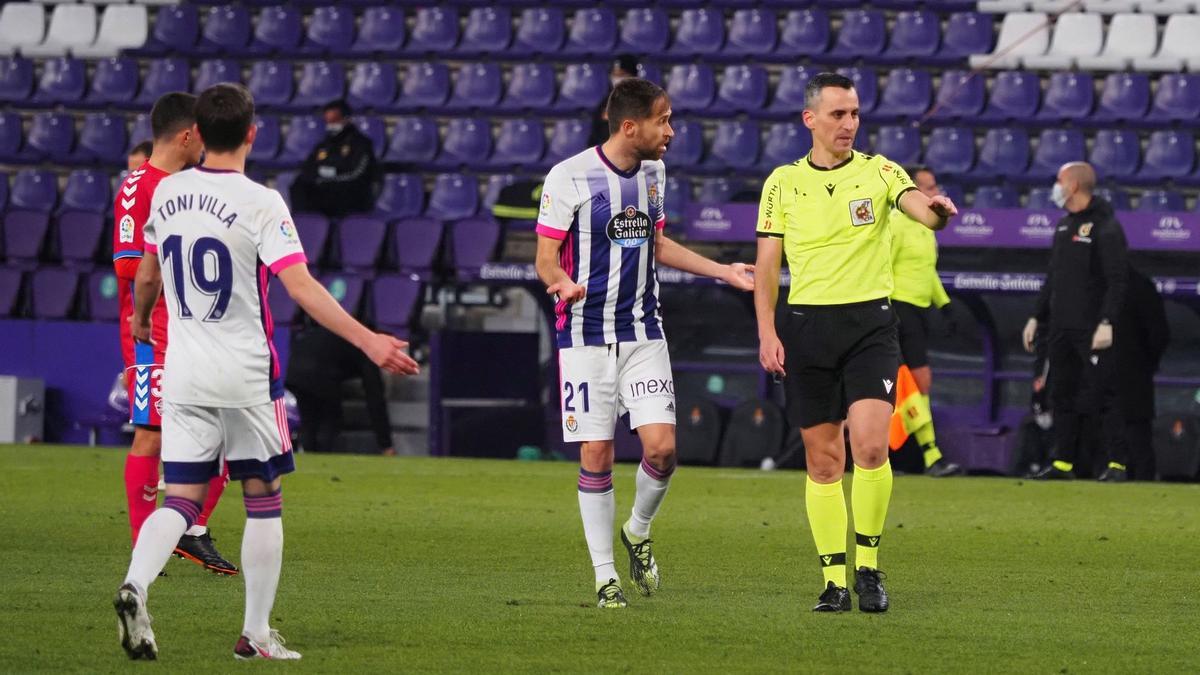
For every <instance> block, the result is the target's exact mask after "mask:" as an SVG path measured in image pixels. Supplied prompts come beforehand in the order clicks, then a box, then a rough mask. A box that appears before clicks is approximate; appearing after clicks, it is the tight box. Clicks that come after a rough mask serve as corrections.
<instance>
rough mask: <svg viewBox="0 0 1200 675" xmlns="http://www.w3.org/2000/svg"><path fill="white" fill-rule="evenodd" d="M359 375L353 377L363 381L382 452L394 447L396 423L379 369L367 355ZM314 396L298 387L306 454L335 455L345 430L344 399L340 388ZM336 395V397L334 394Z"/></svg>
mask: <svg viewBox="0 0 1200 675" xmlns="http://www.w3.org/2000/svg"><path fill="white" fill-rule="evenodd" d="M358 363H359V366H360V368H359V372H358V373H348V375H349V376H350V377H353V376H354V375H358V376H359V377H361V378H362V383H363V394H364V399H365V401H366V404H367V416H368V417H369V418H370V420H371V431H372V433H374V434H375V443H376V444H377V445H378V446H379V448H378V449H379V450H380V451H382V450H384V449H385V448H390V447H392V423H391V420H390V419H389V418H388V410H387V397H386V395H385V393H384V390H383V376H381V375H380V374H379V368H377V367H376V366H375V364H373V363H371V361H370V359H367V358H366V357H365V356H364V357H362V359H361V360H359V362H358ZM329 389H330V390H331V391H324V392H321V393H313V392H310V391H305V390H302V389H299V388H297V389H296V390H295V392H293V393H295V394H296V407H297V408H299V409H300V443H301V444H302V446H303V447H304V450H305V451H306V452H333V449H334V444H335V443H336V442H337V437H338V434H339V433H341V431H342V398H341V395H340V391H339V389H337V388H334V387H330V388H329ZM331 394H332V395H331Z"/></svg>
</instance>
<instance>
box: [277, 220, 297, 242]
mask: <svg viewBox="0 0 1200 675" xmlns="http://www.w3.org/2000/svg"><path fill="white" fill-rule="evenodd" d="M279 232H280V233H281V234H282V235H283V238H284V239H287V240H288V243H289V244H299V243H300V235H299V234H298V233H297V232H296V226H295V225H294V224H293V223H292V221H290V220H287V219H286V218H285V219H284V221H283V222H282V223H280V224H279Z"/></svg>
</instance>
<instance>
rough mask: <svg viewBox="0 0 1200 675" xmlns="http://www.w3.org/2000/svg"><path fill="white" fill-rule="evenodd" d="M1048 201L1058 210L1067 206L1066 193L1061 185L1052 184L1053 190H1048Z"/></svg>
mask: <svg viewBox="0 0 1200 675" xmlns="http://www.w3.org/2000/svg"><path fill="white" fill-rule="evenodd" d="M1050 201H1052V202H1054V205H1055V206H1057V207H1058V208H1060V209H1061V208H1063V207H1064V206H1066V205H1067V193H1066V192H1065V191H1064V190H1063V186H1062V183H1055V184H1054V188H1053V189H1051V190H1050Z"/></svg>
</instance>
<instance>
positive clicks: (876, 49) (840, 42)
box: [825, 3, 887, 63]
mask: <svg viewBox="0 0 1200 675" xmlns="http://www.w3.org/2000/svg"><path fill="white" fill-rule="evenodd" d="M855 4H857V3H855ZM886 44H887V20H886V19H885V18H884V16H883V12H881V11H879V10H877V9H854V10H849V11H847V12H845V13H844V14H843V15H842V30H841V31H839V32H838V36H837V42H835V43H834V45H833V49H831V50H829V53H828V54H826V55H825V58H826V59H827V60H832V61H834V62H837V63H849V62H851V61H853V60H855V59H859V58H863V57H866V58H871V57H874V56H878V55H879V54H881V53H883V48H884V46H885V45H886Z"/></svg>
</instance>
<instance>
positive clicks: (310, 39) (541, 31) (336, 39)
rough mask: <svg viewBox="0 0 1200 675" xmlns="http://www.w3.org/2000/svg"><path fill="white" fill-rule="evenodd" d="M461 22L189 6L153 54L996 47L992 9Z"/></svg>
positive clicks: (963, 52)
mask: <svg viewBox="0 0 1200 675" xmlns="http://www.w3.org/2000/svg"><path fill="white" fill-rule="evenodd" d="M854 5H856V6H859V5H861V3H854ZM460 18H461V17H460V15H459V12H458V10H457V9H456V8H454V7H447V6H443V5H430V6H425V7H420V8H418V9H417V10H416V14H415V20H414V21H413V22H412V27H411V30H410V28H409V26H408V22H407V20H406V15H405V10H404V9H403V8H401V7H396V6H380V7H368V8H366V9H365V10H363V12H362V15H361V17H356V16H355V14H354V10H353V9H352V8H349V7H340V6H329V7H317V8H316V9H314V10H313V12H312V16H311V19H310V20H309V21H308V22H307V26H305V21H304V19H303V16H302V13H301V11H300V9H299V8H297V7H295V6H291V5H281V6H273V7H265V8H263V9H262V10H261V11H260V12H259V14H258V21H257V23H253V22H252V20H251V13H250V10H248V9H247V8H246V7H244V6H242V5H223V6H219V7H214V8H212V9H211V10H210V11H209V12H208V14H207V16H206V17H205V19H204V21H203V26H202V25H201V19H200V14H199V12H198V11H197V9H196V6H195V5H189V4H182V5H177V6H173V7H165V8H162V9H160V10H159V12H158V14H157V16H156V18H155V23H154V27H153V30H152V31H151V34H150V37H149V40H148V41H147V42H146V44H145V46H144V47H143V48H142V52H143V53H146V54H154V55H164V54H171V53H178V54H193V55H197V54H226V55H235V56H236V55H266V54H278V55H284V56H292V55H321V54H332V55H371V54H383V55H396V54H410V55H434V54H438V55H452V54H457V55H466V56H482V55H488V56H496V55H499V54H505V55H509V56H514V57H521V56H533V55H548V56H554V57H567V58H578V57H586V56H593V57H594V56H608V55H610V54H612V53H616V52H628V53H635V54H648V55H663V56H667V57H670V56H678V57H684V58H691V57H695V56H711V55H725V56H729V57H738V58H742V57H746V56H755V57H761V58H764V59H771V58H779V59H785V60H787V59H794V58H797V57H802V56H812V55H823V56H824V57H827V58H829V59H833V60H844V61H847V62H849V61H851V60H854V59H857V58H867V59H879V60H881V61H884V62H887V61H896V60H901V61H902V60H907V59H916V58H920V59H932V58H938V59H942V60H961V59H963V58H965V57H966V56H968V55H970V54H979V53H983V52H986V51H987V50H988V49H989V48H990V47H991V44H992V18H991V15H990V14H979V13H974V12H959V13H954V14H952V15H950V16H949V18H948V19H947V20H946V27H945V30H944V31H943V30H942V25H941V24H942V22H941V17H940V15H938V14H936V13H934V12H931V11H929V10H915V9H911V10H907V11H903V12H900V13H899V14H898V15H897V16H896V18H895V20H894V22H893V24H892V25H891V26H890V27H889V25H888V21H887V17H886V16H885V14H884V13H883V12H882V11H880V10H878V9H852V10H848V11H846V12H845V13H844V14H843V15H842V22H841V30H840V31H838V32H837V34H836V35H835V34H834V33H833V30H832V22H831V20H830V16H829V14H828V12H827V11H826V10H825V9H823V8H811V9H792V10H790V11H788V12H786V13H785V14H784V15H783V16H780V15H779V14H777V13H776V11H775V10H774V9H771V8H767V7H762V8H757V7H746V8H741V9H737V10H736V11H734V12H733V13H732V15H731V16H730V17H729V19H728V22H727V21H726V17H725V14H724V13H723V12H722V10H721V9H718V8H695V9H687V10H685V11H684V12H683V13H682V15H681V16H680V18H679V21H678V24H677V26H676V27H675V29H674V30H672V23H671V18H670V16H669V15H668V13H667V11H666V9H665V8H662V7H631V8H629V9H628V10H626V12H625V13H624V14H623V16H622V17H621V18H618V16H617V14H616V12H614V11H613V10H612V9H611V8H609V7H605V6H600V7H586V8H581V9H578V10H576V11H575V13H574V15H573V17H572V19H571V20H570V21H568V19H567V15H566V14H565V12H564V11H563V9H562V8H561V7H555V6H543V7H528V8H525V9H523V10H521V12H520V14H519V16H517V17H516V18H515V19H514V16H513V13H512V10H511V9H510V8H508V7H505V6H503V5H493V6H486V7H475V8H472V9H470V10H469V12H468V13H467V15H466V18H465V20H462V21H460ZM252 23H253V25H252ZM460 23H461V25H460ZM514 23H515V27H514ZM568 24H569V27H568ZM889 36H890V39H889Z"/></svg>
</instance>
